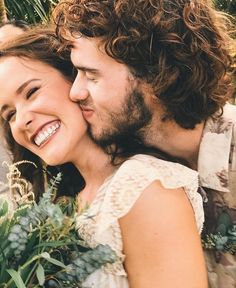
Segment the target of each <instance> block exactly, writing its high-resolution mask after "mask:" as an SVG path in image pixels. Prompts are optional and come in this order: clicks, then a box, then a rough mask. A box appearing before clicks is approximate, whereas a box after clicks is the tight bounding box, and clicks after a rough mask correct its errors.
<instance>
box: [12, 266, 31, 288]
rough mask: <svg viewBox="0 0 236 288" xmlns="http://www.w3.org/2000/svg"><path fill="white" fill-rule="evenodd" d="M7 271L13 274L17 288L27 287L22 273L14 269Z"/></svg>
mask: <svg viewBox="0 0 236 288" xmlns="http://www.w3.org/2000/svg"><path fill="white" fill-rule="evenodd" d="M7 272H8V273H9V274H10V275H11V277H12V279H13V281H14V282H15V284H16V287H17V288H27V287H26V286H25V284H24V282H23V280H22V278H21V276H20V273H19V272H17V271H16V270H14V269H8V270H7Z"/></svg>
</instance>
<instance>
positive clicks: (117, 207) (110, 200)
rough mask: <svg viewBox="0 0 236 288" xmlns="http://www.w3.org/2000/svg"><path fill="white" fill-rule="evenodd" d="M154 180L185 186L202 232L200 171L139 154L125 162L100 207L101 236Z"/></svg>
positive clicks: (174, 185)
mask: <svg viewBox="0 0 236 288" xmlns="http://www.w3.org/2000/svg"><path fill="white" fill-rule="evenodd" d="M155 180H159V181H160V182H161V183H162V185H163V186H164V187H165V188H168V189H174V188H180V187H183V188H184V189H185V191H186V194H187V196H188V198H189V200H190V202H191V204H192V207H193V210H194V213H195V218H196V224H197V227H198V230H199V232H200V231H201V230H202V226H203V222H204V213H203V205H202V198H201V195H200V194H199V193H198V192H197V190H198V173H197V172H195V171H193V170H191V169H189V168H187V167H185V166H183V165H180V164H177V163H172V162H167V161H163V160H160V159H157V158H155V157H152V156H147V155H141V154H139V155H136V156H134V157H132V158H130V159H129V160H127V161H126V162H124V163H123V164H122V165H121V167H120V168H119V169H118V171H117V172H116V174H115V176H114V177H113V179H112V180H111V183H110V185H109V188H108V190H107V191H106V195H105V198H104V201H103V203H102V206H101V210H100V211H102V213H101V214H100V215H99V221H98V222H99V225H98V231H97V233H98V234H97V235H99V234H100V235H102V233H103V232H104V231H105V230H106V229H107V228H108V227H109V226H110V225H111V224H112V223H114V222H115V221H117V219H119V218H121V217H122V216H124V215H126V214H127V213H128V212H129V210H130V209H131V208H132V206H133V205H134V203H135V201H136V200H137V199H138V197H139V196H140V195H141V193H142V191H144V190H145V188H146V187H148V185H149V184H151V183H152V182H153V181H155Z"/></svg>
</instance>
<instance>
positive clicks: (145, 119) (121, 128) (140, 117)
mask: <svg viewBox="0 0 236 288" xmlns="http://www.w3.org/2000/svg"><path fill="white" fill-rule="evenodd" d="M123 107H124V108H123V109H121V111H119V112H117V113H116V112H113V113H110V114H109V118H107V119H108V121H107V123H108V125H109V126H108V127H106V128H104V129H103V130H102V132H101V133H100V134H99V135H95V134H94V133H93V130H92V128H91V126H89V130H88V132H89V134H90V136H91V138H92V139H93V141H94V142H95V143H96V144H98V145H99V146H101V147H107V146H110V145H112V144H117V143H121V142H124V141H125V140H126V139H130V138H132V137H134V138H137V137H138V134H139V133H138V132H139V131H140V130H141V129H142V128H144V127H146V126H147V125H148V124H149V123H150V122H151V120H152V113H151V111H150V109H149V108H148V107H147V105H146V104H145V102H144V95H143V92H142V91H140V90H139V89H134V90H133V91H132V92H130V93H129V94H127V95H126V97H125V102H124V103H123ZM144 130H145V129H144Z"/></svg>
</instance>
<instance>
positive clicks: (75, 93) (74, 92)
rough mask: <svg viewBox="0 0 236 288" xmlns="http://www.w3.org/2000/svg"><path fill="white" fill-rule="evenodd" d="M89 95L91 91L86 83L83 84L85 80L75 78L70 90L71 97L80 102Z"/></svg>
mask: <svg viewBox="0 0 236 288" xmlns="http://www.w3.org/2000/svg"><path fill="white" fill-rule="evenodd" d="M88 96H89V91H88V89H87V88H86V87H85V85H83V80H82V81H81V80H78V79H75V81H74V83H73V85H72V87H71V90H70V95H69V97H70V99H71V100H72V101H74V102H79V101H81V100H85V99H87V98H88Z"/></svg>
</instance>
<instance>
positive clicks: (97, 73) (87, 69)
mask: <svg viewBox="0 0 236 288" xmlns="http://www.w3.org/2000/svg"><path fill="white" fill-rule="evenodd" d="M74 67H75V69H77V70H80V71H83V72H90V73H92V74H94V75H99V74H100V71H99V70H98V69H95V68H89V67H85V66H74Z"/></svg>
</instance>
